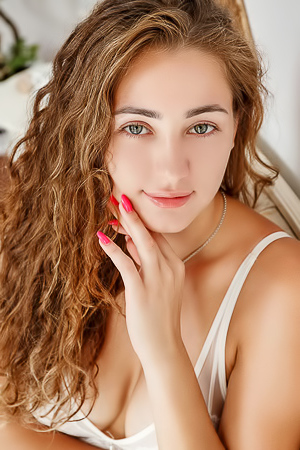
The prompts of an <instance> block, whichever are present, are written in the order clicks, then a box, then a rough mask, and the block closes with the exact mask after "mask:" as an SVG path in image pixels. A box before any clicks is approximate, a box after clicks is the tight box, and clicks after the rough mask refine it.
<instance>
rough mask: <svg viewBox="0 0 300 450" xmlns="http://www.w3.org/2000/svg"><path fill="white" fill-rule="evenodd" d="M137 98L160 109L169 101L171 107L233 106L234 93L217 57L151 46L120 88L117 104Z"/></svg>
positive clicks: (127, 74)
mask: <svg viewBox="0 0 300 450" xmlns="http://www.w3.org/2000/svg"><path fill="white" fill-rule="evenodd" d="M136 102H137V103H141V102H142V103H144V102H146V103H147V105H144V106H147V107H153V108H156V109H157V104H159V103H166V102H167V103H168V105H170V107H178V105H181V104H182V105H185V104H190V106H191V107H193V106H194V105H193V104H197V105H198V104H199V103H202V104H215V103H224V106H225V104H226V106H227V107H228V108H231V106H232V93H231V89H230V86H229V83H228V81H227V78H226V75H225V68H224V66H223V63H222V62H221V61H219V60H218V59H217V58H216V57H214V56H212V55H210V54H208V53H205V52H203V51H199V50H197V49H192V48H189V49H180V50H172V51H159V50H151V51H149V52H147V53H144V54H142V55H141V56H139V57H138V58H137V59H136V60H135V61H134V62H133V64H132V66H131V67H130V68H129V70H128V71H127V73H126V75H125V76H124V77H123V79H122V81H121V83H120V84H119V86H118V89H117V91H116V95H115V102H114V103H115V107H119V106H123V105H127V104H129V105H131V104H132V103H136ZM192 103H193V104H192Z"/></svg>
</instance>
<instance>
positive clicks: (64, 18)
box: [0, 0, 96, 61]
mask: <svg viewBox="0 0 300 450" xmlns="http://www.w3.org/2000/svg"><path fill="white" fill-rule="evenodd" d="M95 3H96V1H95V0H0V5H1V6H2V8H3V10H4V11H5V12H6V13H7V14H8V15H9V16H10V17H11V18H12V19H13V20H14V22H15V23H16V24H17V26H18V29H19V30H20V34H21V36H23V37H25V38H26V40H27V41H28V43H30V44H33V43H40V52H39V57H40V58H41V59H43V60H44V61H50V60H51V59H52V58H53V56H54V54H55V53H56V51H57V50H58V49H59V47H60V46H61V44H62V43H63V41H64V40H65V39H66V38H67V37H68V35H69V34H70V32H71V30H72V29H73V27H74V26H75V24H76V23H77V22H78V21H79V20H80V19H81V18H82V17H83V16H84V15H85V14H86V13H87V12H88V10H89V9H90V8H91V7H92V5H94V4H95ZM0 31H1V36H2V48H3V49H7V48H8V46H9V45H10V44H11V42H12V34H11V32H10V29H9V28H8V27H7V26H6V25H5V24H4V23H3V22H2V21H1V20H0Z"/></svg>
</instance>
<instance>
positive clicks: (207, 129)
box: [189, 123, 216, 134]
mask: <svg viewBox="0 0 300 450" xmlns="http://www.w3.org/2000/svg"><path fill="white" fill-rule="evenodd" d="M215 130H216V127H215V126H213V125H210V124H208V123H198V124H197V125H194V126H193V127H192V128H190V129H189V133H190V134H209V133H211V132H212V131H215Z"/></svg>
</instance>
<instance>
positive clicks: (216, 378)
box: [37, 231, 290, 450]
mask: <svg viewBox="0 0 300 450" xmlns="http://www.w3.org/2000/svg"><path fill="white" fill-rule="evenodd" d="M284 237H290V236H289V235H288V234H287V233H285V232H282V231H279V232H276V233H272V234H270V235H269V236H267V237H266V238H264V239H262V240H261V241H260V242H259V243H258V244H257V245H256V247H255V248H254V249H253V250H252V252H251V253H250V254H249V255H248V256H247V257H246V258H245V260H244V261H243V262H242V264H241V265H240V267H239V269H238V271H237V272H236V274H235V276H234V278H233V280H232V282H231V284H230V286H229V288H228V290H227V292H226V295H225V297H224V299H223V301H222V303H221V305H220V307H219V310H218V312H217V314H216V316H215V319H214V321H213V324H212V326H211V328H210V330H209V333H208V335H207V338H206V340H205V343H204V345H203V348H202V350H201V353H200V355H199V358H198V361H197V363H196V365H195V373H196V376H197V378H198V381H199V385H200V388H201V391H202V394H203V397H204V399H205V402H206V405H207V409H208V412H209V415H210V417H211V419H212V421H213V423H214V425H215V427H216V428H217V426H218V423H219V421H220V417H221V413H222V409H223V405H224V402H225V398H226V392H227V383H226V372H225V345H226V337H227V332H228V328H229V324H230V320H231V317H232V313H233V311H234V307H235V305H236V302H237V299H238V297H239V293H240V291H241V289H242V287H243V284H244V282H245V280H246V278H247V275H248V273H249V271H250V270H251V268H252V266H253V264H254V263H255V261H256V259H257V257H258V256H259V254H260V253H261V252H262V251H263V250H264V249H265V248H266V247H267V246H268V245H269V244H270V243H271V242H273V241H275V240H277V239H280V238H284ZM41 415H45V410H43V411H42V410H39V416H38V417H37V419H38V420H39V421H40V422H41V423H43V424H45V425H47V426H50V423H51V415H52V414H49V415H48V416H46V417H41ZM78 419H79V421H78ZM80 419H81V420H80ZM74 420H77V421H76V422H74ZM59 431H61V432H63V433H66V434H69V435H72V436H77V437H79V438H80V439H81V440H83V441H85V442H87V443H89V444H91V445H94V446H96V447H99V448H102V449H106V450H158V445H157V440H156V434H155V427H154V424H151V425H149V426H148V427H147V428H145V429H143V430H142V431H140V432H139V433H137V434H135V435H133V436H130V437H127V438H124V439H112V438H110V437H108V436H107V435H106V434H104V433H103V432H102V431H100V430H99V429H98V428H97V427H96V426H95V425H93V423H92V422H91V421H90V420H89V419H88V418H86V417H85V416H84V414H83V413H82V412H80V411H79V412H78V413H77V414H76V416H74V417H73V418H72V419H71V421H70V422H67V423H65V424H64V425H62V426H61V427H60V428H59Z"/></svg>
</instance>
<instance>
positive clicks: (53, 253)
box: [0, 0, 274, 427]
mask: <svg viewBox="0 0 300 450" xmlns="http://www.w3.org/2000/svg"><path fill="white" fill-rule="evenodd" d="M153 47H155V48H161V49H165V50H169V49H174V48H185V47H192V48H198V49H200V50H202V51H205V52H208V53H210V54H212V55H214V56H215V57H217V58H218V59H219V61H220V62H221V63H222V64H223V66H224V68H225V71H226V75H227V78H228V82H229V84H230V87H231V90H232V95H233V108H234V112H235V113H236V114H238V118H239V124H238V130H237V134H236V139H235V147H234V149H233V151H232V152H231V156H230V160H229V163H228V167H227V170H226V173H225V176H224V179H223V183H222V187H223V189H224V190H225V192H227V193H228V194H229V195H231V196H233V197H237V198H240V199H241V200H243V201H244V202H246V203H250V201H252V200H253V199H254V201H255V200H256V199H257V197H258V195H259V192H260V191H261V189H262V187H263V186H264V185H265V184H270V183H271V182H272V177H273V176H274V173H270V176H269V177H268V176H264V177H263V176H261V175H260V174H258V173H256V172H255V170H254V169H253V165H252V162H253V161H258V162H261V161H260V159H259V157H258V155H257V153H256V147H255V141H256V136H257V132H258V130H259V128H260V126H261V123H262V119H263V97H264V93H265V89H264V87H263V84H262V75H263V72H262V68H261V63H260V60H259V58H258V56H257V53H256V51H255V50H254V48H253V46H252V45H250V44H249V43H248V42H247V40H246V39H245V38H244V37H243V36H242V34H241V33H240V32H239V31H238V29H236V27H235V26H234V23H233V20H232V18H231V17H230V14H229V13H228V12H227V11H226V10H225V9H223V8H221V7H220V6H217V5H216V4H215V3H214V2H213V1H212V0H126V1H124V0H104V1H103V2H101V3H100V4H98V5H97V6H96V7H95V8H94V10H93V11H92V13H91V14H90V16H89V17H87V18H86V19H85V20H84V21H82V22H81V23H80V24H79V25H78V26H77V27H76V28H75V30H74V31H73V32H72V34H71V35H70V37H69V38H68V39H67V41H66V42H65V44H64V45H63V46H62V48H61V49H60V51H59V52H58V54H57V56H56V58H55V60H54V64H53V75H52V78H51V80H50V81H49V83H48V84H47V85H46V86H45V87H43V88H42V89H41V90H40V91H39V92H38V93H37V95H36V100H35V104H34V110H33V117H32V120H31V123H30V126H29V128H28V131H27V133H26V135H25V136H24V137H23V138H22V139H21V140H20V141H19V142H18V144H17V145H16V147H15V148H14V150H13V153H12V156H11V158H10V162H9V172H10V181H9V186H8V189H7V191H6V192H5V193H2V194H1V200H0V227H1V228H0V232H1V233H0V239H1V240H0V251H1V253H0V258H1V259H0V355H1V356H0V375H1V376H2V377H3V378H2V380H3V382H2V387H1V398H0V411H1V416H2V418H6V419H9V420H11V419H12V417H14V418H15V419H16V420H18V421H20V422H21V423H22V424H29V423H32V422H33V416H34V413H35V412H37V411H38V410H39V408H42V407H45V406H46V405H48V404H49V403H51V402H52V403H53V404H55V407H56V410H57V411H58V410H65V411H66V414H65V416H64V418H63V419H62V418H61V417H60V418H59V417H58V416H57V417H56V416H55V415H54V418H53V427H55V426H58V424H59V423H61V421H62V420H65V421H66V420H70V419H71V417H72V415H73V414H74V413H75V412H76V411H74V410H72V411H71V409H70V405H71V401H72V399H75V400H76V403H77V405H78V409H79V408H80V407H81V406H82V405H83V402H84V401H85V400H86V398H87V395H88V394H87V393H88V390H89V389H90V388H92V392H93V396H94V398H95V397H96V395H97V390H96V386H95V383H94V382H93V380H94V377H95V372H96V370H97V367H96V358H97V355H98V354H99V351H100V350H101V346H102V344H103V341H104V338H105V326H106V321H107V316H108V313H109V311H110V309H111V308H112V307H117V305H116V302H115V299H116V296H117V294H118V293H119V292H121V291H122V290H123V289H124V286H123V283H122V279H121V277H120V274H119V272H118V271H117V269H116V268H115V266H114V265H113V263H112V262H111V260H110V259H109V258H107V257H106V255H105V254H104V252H103V251H102V249H101V248H100V246H99V245H98V240H97V238H96V231H97V229H99V228H100V229H101V230H103V231H104V232H105V233H107V234H108V235H110V237H111V238H112V239H114V240H115V241H116V242H117V244H118V245H119V246H120V247H121V248H122V249H123V250H124V251H125V252H127V249H126V242H125V239H124V236H123V235H118V234H117V233H116V232H114V231H113V230H112V229H111V228H110V227H109V226H108V224H107V222H108V220H109V219H111V218H112V215H111V213H110V210H109V208H108V202H109V197H110V194H111V192H112V186H113V184H112V179H111V177H110V175H109V173H108V170H107V167H106V156H107V155H108V146H109V142H110V135H111V128H112V117H113V114H112V113H113V111H112V105H113V100H114V95H115V92H116V89H117V87H118V84H119V82H120V80H121V79H122V77H123V76H124V74H125V73H126V71H127V70H128V68H129V67H130V66H131V65H132V64H133V62H134V61H135V59H136V58H137V57H138V56H140V55H141V54H142V53H143V52H147V51H148V50H149V49H151V48H153ZM249 180H252V185H253V186H254V188H253V189H254V194H253V193H250V192H249V188H248V186H249ZM250 199H252V200H250ZM66 380H67V381H66Z"/></svg>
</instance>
